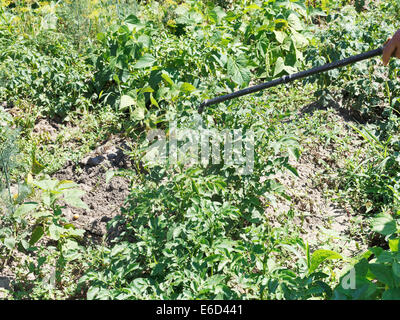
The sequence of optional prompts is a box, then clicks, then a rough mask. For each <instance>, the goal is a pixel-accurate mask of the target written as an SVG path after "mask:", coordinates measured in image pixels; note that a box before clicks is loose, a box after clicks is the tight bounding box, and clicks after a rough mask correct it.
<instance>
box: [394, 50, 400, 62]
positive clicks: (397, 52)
mask: <svg viewBox="0 0 400 320" xmlns="http://www.w3.org/2000/svg"><path fill="white" fill-rule="evenodd" d="M394 54H395V55H396V58H398V59H400V48H399V47H397V48H396V51H395V52H394Z"/></svg>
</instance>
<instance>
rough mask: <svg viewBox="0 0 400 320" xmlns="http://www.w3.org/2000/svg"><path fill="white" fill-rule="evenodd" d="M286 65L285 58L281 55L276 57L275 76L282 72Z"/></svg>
mask: <svg viewBox="0 0 400 320" xmlns="http://www.w3.org/2000/svg"><path fill="white" fill-rule="evenodd" d="M284 67H285V61H284V60H283V58H282V57H279V58H278V59H276V62H275V70H274V75H273V76H274V77H275V76H277V75H278V74H280V73H281V72H282V71H283V69H284Z"/></svg>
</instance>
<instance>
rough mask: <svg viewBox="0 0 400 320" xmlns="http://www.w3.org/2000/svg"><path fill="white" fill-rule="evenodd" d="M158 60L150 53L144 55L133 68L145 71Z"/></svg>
mask: <svg viewBox="0 0 400 320" xmlns="http://www.w3.org/2000/svg"><path fill="white" fill-rule="evenodd" d="M156 61H157V60H156V59H155V58H154V57H153V56H152V55H151V54H149V53H146V54H144V55H143V56H142V57H141V58H140V59H139V60H138V61H137V62H136V64H135V65H134V66H133V68H135V69H144V68H148V67H151V66H152V65H153V64H154V62H156Z"/></svg>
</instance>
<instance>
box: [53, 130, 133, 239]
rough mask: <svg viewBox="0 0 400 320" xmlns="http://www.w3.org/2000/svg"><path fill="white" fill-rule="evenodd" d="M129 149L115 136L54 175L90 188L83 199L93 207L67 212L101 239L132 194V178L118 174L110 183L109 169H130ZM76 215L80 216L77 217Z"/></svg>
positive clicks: (83, 227) (83, 187)
mask: <svg viewBox="0 0 400 320" xmlns="http://www.w3.org/2000/svg"><path fill="white" fill-rule="evenodd" d="M127 149H128V146H127V145H126V142H125V141H124V140H123V139H121V138H119V137H117V136H114V137H112V138H111V139H110V140H108V141H107V142H106V143H104V144H102V145H101V146H99V147H98V148H96V150H94V151H93V152H91V153H90V154H89V155H87V156H86V157H85V158H84V159H82V160H81V161H80V163H79V164H73V163H67V165H66V166H65V167H64V168H63V169H61V170H60V171H58V172H57V173H55V174H54V175H53V177H54V178H57V179H59V180H72V181H74V182H75V183H77V184H78V185H79V187H80V188H81V189H82V190H84V191H86V194H85V196H83V198H82V200H83V201H84V202H85V203H86V204H87V205H88V207H89V210H84V209H78V208H74V207H71V206H67V208H66V209H65V210H64V214H65V216H66V217H67V218H68V219H69V220H71V221H74V224H75V225H76V226H77V227H78V228H82V229H84V230H86V231H87V233H88V236H90V237H91V238H94V239H98V238H99V237H102V236H103V235H104V234H105V233H106V225H107V222H108V221H110V220H111V219H112V218H113V217H115V216H116V215H117V214H119V213H120V209H121V207H123V206H124V201H125V199H126V197H127V196H128V194H129V187H130V182H129V179H128V178H124V177H120V176H114V177H113V178H112V179H111V180H110V181H109V183H106V172H107V171H109V170H114V171H115V170H118V169H127V168H130V161H129V160H128V158H127V156H126V154H125V153H124V150H127ZM74 215H78V216H79V218H78V219H76V220H75V219H74Z"/></svg>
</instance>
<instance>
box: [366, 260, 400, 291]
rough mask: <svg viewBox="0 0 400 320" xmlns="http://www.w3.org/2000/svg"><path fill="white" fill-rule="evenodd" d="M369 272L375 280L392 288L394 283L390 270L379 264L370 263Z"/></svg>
mask: <svg viewBox="0 0 400 320" xmlns="http://www.w3.org/2000/svg"><path fill="white" fill-rule="evenodd" d="M369 270H370V271H371V272H372V273H373V275H374V276H375V277H376V279H377V280H378V281H380V282H382V283H384V284H386V285H388V286H389V287H391V288H392V287H394V284H395V281H394V278H393V273H392V268H391V267H389V266H385V265H383V264H379V263H370V264H369Z"/></svg>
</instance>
